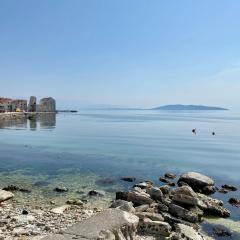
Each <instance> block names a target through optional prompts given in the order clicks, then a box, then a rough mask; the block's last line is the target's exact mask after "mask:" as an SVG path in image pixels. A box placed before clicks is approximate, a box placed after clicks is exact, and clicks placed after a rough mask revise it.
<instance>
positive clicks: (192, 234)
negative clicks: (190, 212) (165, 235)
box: [172, 224, 205, 240]
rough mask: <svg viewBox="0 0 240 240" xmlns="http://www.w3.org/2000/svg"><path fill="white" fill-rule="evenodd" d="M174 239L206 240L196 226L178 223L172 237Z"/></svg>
mask: <svg viewBox="0 0 240 240" xmlns="http://www.w3.org/2000/svg"><path fill="white" fill-rule="evenodd" d="M172 239H173V240H205V239H204V237H203V236H202V235H201V234H200V233H198V232H197V231H196V230H195V229H194V228H192V227H190V226H187V225H184V224H177V225H176V226H175V233H174V236H173V237H172Z"/></svg>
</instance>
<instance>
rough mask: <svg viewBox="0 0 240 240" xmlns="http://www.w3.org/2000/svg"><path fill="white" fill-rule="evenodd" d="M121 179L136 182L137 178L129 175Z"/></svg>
mask: <svg viewBox="0 0 240 240" xmlns="http://www.w3.org/2000/svg"><path fill="white" fill-rule="evenodd" d="M120 180H122V181H125V182H135V181H136V178H135V177H130V176H127V177H122V178H121V179H120Z"/></svg>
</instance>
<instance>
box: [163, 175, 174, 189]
mask: <svg viewBox="0 0 240 240" xmlns="http://www.w3.org/2000/svg"><path fill="white" fill-rule="evenodd" d="M159 181H161V182H163V183H166V184H168V185H169V186H171V187H174V186H175V185H176V184H175V183H174V182H172V181H170V180H168V179H167V178H164V177H160V178H159Z"/></svg>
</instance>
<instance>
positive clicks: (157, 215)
mask: <svg viewBox="0 0 240 240" xmlns="http://www.w3.org/2000/svg"><path fill="white" fill-rule="evenodd" d="M135 215H136V216H138V217H139V219H144V218H149V219H151V220H152V221H164V218H163V216H162V215H161V214H160V213H151V212H138V213H135Z"/></svg>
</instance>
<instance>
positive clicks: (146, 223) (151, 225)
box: [138, 218, 172, 237]
mask: <svg viewBox="0 0 240 240" xmlns="http://www.w3.org/2000/svg"><path fill="white" fill-rule="evenodd" d="M138 229H139V231H140V232H142V233H145V234H156V235H160V236H164V237H169V236H170V234H171V229H172V228H171V226H170V225H169V224H168V223H166V222H163V221H152V220H151V219H149V218H144V219H142V220H140V221H139V225H138Z"/></svg>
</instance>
